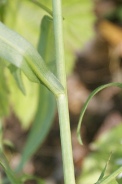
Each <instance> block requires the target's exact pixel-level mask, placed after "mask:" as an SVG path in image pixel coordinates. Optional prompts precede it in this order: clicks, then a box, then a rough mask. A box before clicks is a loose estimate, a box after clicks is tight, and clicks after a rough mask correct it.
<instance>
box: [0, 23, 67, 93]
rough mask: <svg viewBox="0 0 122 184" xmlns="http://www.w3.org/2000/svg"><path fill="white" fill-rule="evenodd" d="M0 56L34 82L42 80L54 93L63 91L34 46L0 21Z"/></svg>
mask: <svg viewBox="0 0 122 184" xmlns="http://www.w3.org/2000/svg"><path fill="white" fill-rule="evenodd" d="M0 57H1V58H3V59H5V60H6V61H8V62H10V63H12V64H13V65H15V66H16V67H18V68H19V69H21V70H22V71H23V72H24V73H25V74H26V75H27V77H28V78H29V79H30V80H32V81H34V82H43V84H45V86H47V87H48V88H49V89H50V90H51V91H52V92H53V93H54V94H55V95H59V94H60V93H62V92H63V87H62V85H61V84H60V82H59V81H58V79H57V78H56V77H55V76H54V75H53V73H51V72H50V71H49V70H48V68H47V67H46V65H45V63H44V61H43V59H42V57H41V56H40V55H39V54H38V52H37V51H36V50H35V49H34V47H33V46H32V45H31V44H30V43H29V42H27V41H26V40H25V39H24V38H22V37H21V36H20V35H19V34H17V33H15V32H13V31H12V30H10V29H8V28H7V27H6V26H4V25H3V24H2V23H0Z"/></svg>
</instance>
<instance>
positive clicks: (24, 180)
mask: <svg viewBox="0 0 122 184" xmlns="http://www.w3.org/2000/svg"><path fill="white" fill-rule="evenodd" d="M21 180H22V182H23V183H24V182H26V181H28V180H34V181H36V182H37V183H38V184H45V182H44V181H43V180H42V179H40V178H38V177H36V176H29V175H23V176H22V177H21Z"/></svg>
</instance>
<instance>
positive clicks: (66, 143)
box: [52, 0, 75, 184]
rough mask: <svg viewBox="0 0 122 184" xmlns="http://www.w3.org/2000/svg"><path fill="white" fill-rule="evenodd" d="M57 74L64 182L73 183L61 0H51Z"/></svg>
mask: <svg viewBox="0 0 122 184" xmlns="http://www.w3.org/2000/svg"><path fill="white" fill-rule="evenodd" d="M52 2H53V19H54V34H55V48H56V65H57V76H58V79H59V81H60V82H61V84H62V85H63V87H64V89H65V92H64V94H61V95H59V96H58V98H57V104H58V113H59V125H60V136H61V146H62V157H63V170H64V182H65V184H75V177H74V164H73V155H72V146H71V131H70V121H69V111H68V100H67V88H66V71H65V60H64V45H63V29H62V11H61V0H52Z"/></svg>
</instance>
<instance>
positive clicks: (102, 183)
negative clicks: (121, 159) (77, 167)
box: [97, 167, 122, 184]
mask: <svg viewBox="0 0 122 184" xmlns="http://www.w3.org/2000/svg"><path fill="white" fill-rule="evenodd" d="M121 172H122V167H120V168H118V169H117V170H116V171H114V172H113V173H112V174H110V175H109V176H107V177H105V178H103V179H101V180H99V181H98V182H97V184H108V183H110V182H111V181H112V180H113V179H115V178H116V176H118V174H120V173H121Z"/></svg>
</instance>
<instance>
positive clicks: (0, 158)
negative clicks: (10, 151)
mask: <svg viewBox="0 0 122 184" xmlns="http://www.w3.org/2000/svg"><path fill="white" fill-rule="evenodd" d="M0 165H1V166H2V168H3V170H4V171H5V173H6V175H7V177H8V179H9V181H10V182H11V184H22V182H21V181H20V179H19V178H17V177H16V176H15V173H14V172H13V171H12V170H11V168H10V166H9V164H8V161H7V159H6V157H5V155H4V154H3V153H0Z"/></svg>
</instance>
